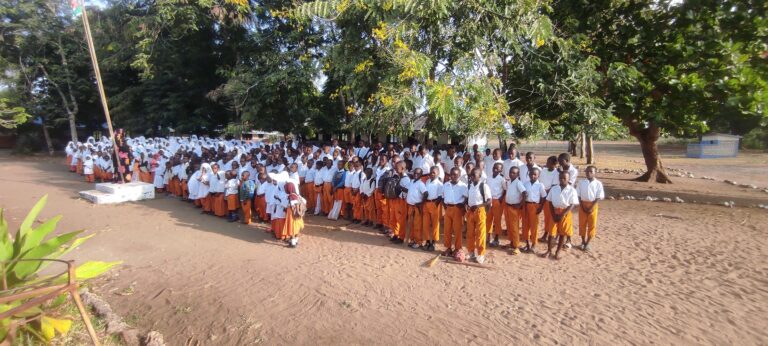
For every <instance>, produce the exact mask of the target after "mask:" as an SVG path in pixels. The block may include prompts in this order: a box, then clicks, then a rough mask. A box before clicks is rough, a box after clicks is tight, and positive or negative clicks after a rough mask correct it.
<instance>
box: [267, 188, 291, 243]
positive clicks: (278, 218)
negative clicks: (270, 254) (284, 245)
mask: <svg viewBox="0 0 768 346" xmlns="http://www.w3.org/2000/svg"><path fill="white" fill-rule="evenodd" d="M270 185H273V188H274V193H273V195H272V203H271V205H272V209H271V212H272V213H271V216H270V220H271V231H272V233H273V234H274V235H275V238H277V239H280V240H285V239H286V238H287V235H286V234H285V233H284V231H285V215H286V208H287V207H288V195H287V194H285V192H283V191H282V190H279V188H278V187H277V185H274V184H270Z"/></svg>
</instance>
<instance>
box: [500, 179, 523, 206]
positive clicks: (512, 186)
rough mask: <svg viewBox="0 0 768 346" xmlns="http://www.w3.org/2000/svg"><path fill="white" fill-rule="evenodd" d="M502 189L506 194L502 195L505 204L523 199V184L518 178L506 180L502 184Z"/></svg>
mask: <svg viewBox="0 0 768 346" xmlns="http://www.w3.org/2000/svg"><path fill="white" fill-rule="evenodd" d="M504 190H506V191H507V194H506V195H505V196H504V201H505V202H507V204H518V203H520V202H522V200H523V192H525V185H523V182H522V181H520V179H519V178H518V179H515V180H511V181H510V180H507V181H506V183H505V184H504Z"/></svg>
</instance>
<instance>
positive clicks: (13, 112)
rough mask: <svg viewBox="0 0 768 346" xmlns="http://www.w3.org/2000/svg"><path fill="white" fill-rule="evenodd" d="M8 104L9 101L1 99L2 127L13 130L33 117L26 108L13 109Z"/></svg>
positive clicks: (0, 124)
mask: <svg viewBox="0 0 768 346" xmlns="http://www.w3.org/2000/svg"><path fill="white" fill-rule="evenodd" d="M8 103H9V100H8V99H6V98H0V127H4V128H6V129H13V128H16V126H18V125H20V124H23V123H25V122H27V120H28V119H29V118H30V117H31V115H29V114H28V113H27V111H26V110H25V109H24V107H18V106H17V107H11V106H9V105H8Z"/></svg>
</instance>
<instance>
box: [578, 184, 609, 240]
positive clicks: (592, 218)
mask: <svg viewBox="0 0 768 346" xmlns="http://www.w3.org/2000/svg"><path fill="white" fill-rule="evenodd" d="M576 192H577V194H578V196H579V199H580V204H581V207H584V208H592V212H591V213H589V214H587V213H585V212H584V210H582V208H579V235H580V236H581V237H582V238H585V239H586V238H587V235H589V237H588V238H589V239H592V238H594V237H595V235H597V210H598V207H599V204H595V202H597V201H599V200H603V199H605V191H604V190H603V183H602V182H600V181H599V180H597V179H593V180H592V181H589V179H582V180H580V181H579V183H578V184H577V188H576Z"/></svg>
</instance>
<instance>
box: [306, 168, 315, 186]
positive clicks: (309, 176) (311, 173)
mask: <svg viewBox="0 0 768 346" xmlns="http://www.w3.org/2000/svg"><path fill="white" fill-rule="evenodd" d="M316 173H317V169H315V167H312V168H310V169H308V170H307V173H306V175H305V176H304V182H305V183H314V182H315V174H316Z"/></svg>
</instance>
